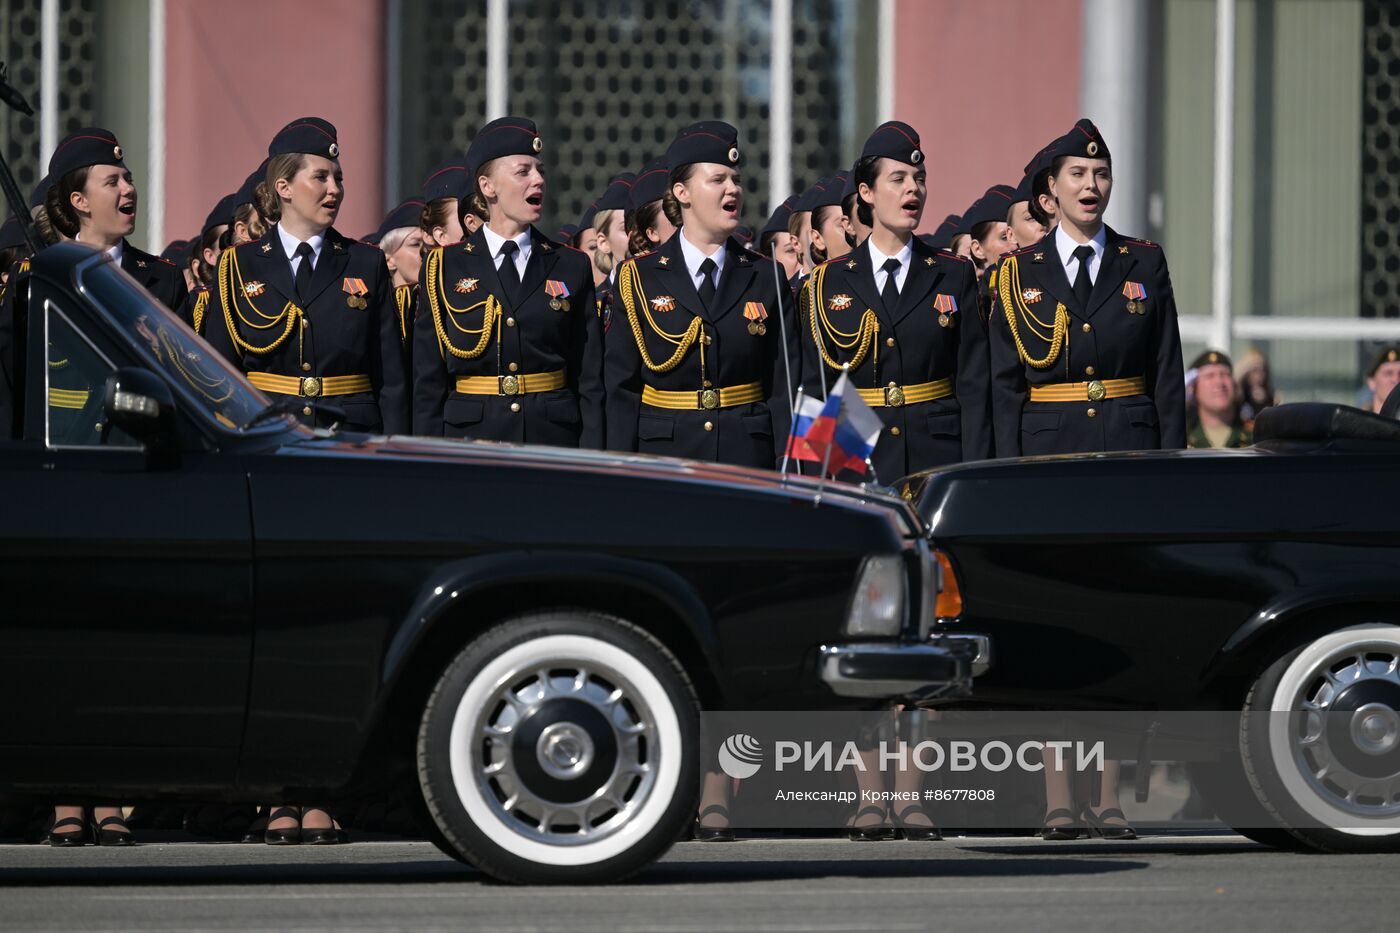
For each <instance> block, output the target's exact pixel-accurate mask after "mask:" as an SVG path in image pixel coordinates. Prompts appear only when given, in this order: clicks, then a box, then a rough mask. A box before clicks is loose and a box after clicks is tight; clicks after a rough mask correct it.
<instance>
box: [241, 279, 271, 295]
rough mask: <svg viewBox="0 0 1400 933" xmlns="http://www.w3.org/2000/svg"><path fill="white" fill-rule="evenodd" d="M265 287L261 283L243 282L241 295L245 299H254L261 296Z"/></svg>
mask: <svg viewBox="0 0 1400 933" xmlns="http://www.w3.org/2000/svg"><path fill="white" fill-rule="evenodd" d="M266 288H267V286H266V285H264V284H263V283H261V282H244V283H243V295H244V297H246V298H256V297H258V296H259V295H261V294H262V293H263V291H264V289H266Z"/></svg>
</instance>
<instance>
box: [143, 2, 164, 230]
mask: <svg viewBox="0 0 1400 933" xmlns="http://www.w3.org/2000/svg"><path fill="white" fill-rule="evenodd" d="M149 5H150V11H151V24H150V36H151V44H150V63H149V64H150V68H149V72H150V73H149V78H150V87H149V91H148V97H149V104H150V112H151V125H150V138H149V141H148V143H147V150H148V151H147V156H146V158H147V160H148V161H147V164H148V165H149V169H148V171H149V174H150V178H147V179H146V180H145V183H144V185H143V188H144V191H143V195H144V196H143V197H142V202H143V203H142V207H143V213H145V215H146V248H147V249H148V250H149V251H151V252H153V253H158V252H160V251H161V250H162V249H164V248H165V243H164V240H165V0H149Z"/></svg>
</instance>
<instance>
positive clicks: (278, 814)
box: [263, 807, 301, 846]
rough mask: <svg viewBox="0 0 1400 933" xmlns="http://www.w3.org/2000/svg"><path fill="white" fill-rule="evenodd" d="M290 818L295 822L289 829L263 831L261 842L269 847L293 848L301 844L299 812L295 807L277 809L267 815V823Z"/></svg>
mask: <svg viewBox="0 0 1400 933" xmlns="http://www.w3.org/2000/svg"><path fill="white" fill-rule="evenodd" d="M284 817H290V818H291V819H294V820H296V821H297V825H296V826H294V827H292V828H291V829H271V828H268V829H266V830H264V831H263V842H265V843H267V844H268V845H270V846H294V845H300V844H301V811H300V810H298V809H297V808H296V807H278V808H277V809H276V810H273V811H272V812H271V813H269V814H268V815H267V821H268V822H269V823H271V822H272V821H273V820H280V819H283V818H284Z"/></svg>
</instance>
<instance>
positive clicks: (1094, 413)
mask: <svg viewBox="0 0 1400 933" xmlns="http://www.w3.org/2000/svg"><path fill="white" fill-rule="evenodd" d="M1086 414H1088V416H1089V417H1090V418H1092V417H1094V416H1095V415H1097V414H1098V412H1096V411H1094V409H1092V408H1091V409H1089V411H1088V412H1086Z"/></svg>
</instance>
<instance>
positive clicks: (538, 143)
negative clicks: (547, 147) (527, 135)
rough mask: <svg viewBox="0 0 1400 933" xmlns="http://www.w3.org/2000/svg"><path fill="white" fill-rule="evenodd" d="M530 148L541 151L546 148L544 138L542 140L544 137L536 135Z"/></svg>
mask: <svg viewBox="0 0 1400 933" xmlns="http://www.w3.org/2000/svg"><path fill="white" fill-rule="evenodd" d="M530 148H531V149H534V150H535V151H536V152H539V151H540V150H542V149H544V140H542V139H540V138H539V137H538V136H536V137H535V138H534V139H533V140H532V141H531V142H530Z"/></svg>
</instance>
